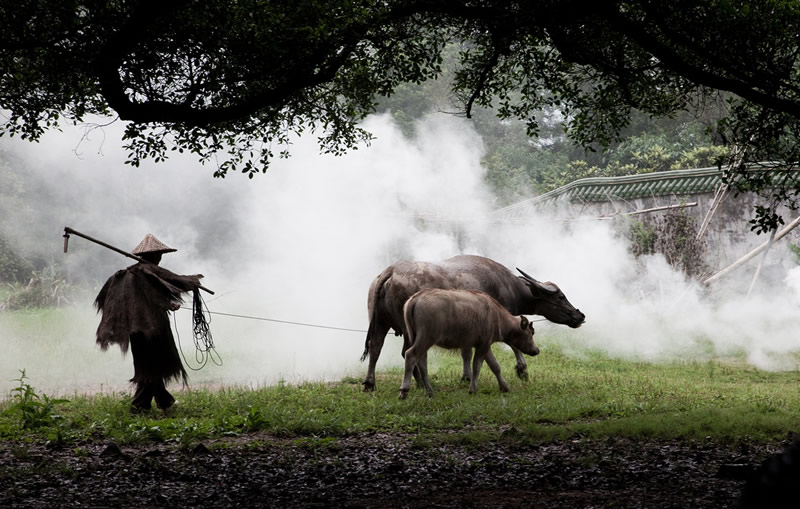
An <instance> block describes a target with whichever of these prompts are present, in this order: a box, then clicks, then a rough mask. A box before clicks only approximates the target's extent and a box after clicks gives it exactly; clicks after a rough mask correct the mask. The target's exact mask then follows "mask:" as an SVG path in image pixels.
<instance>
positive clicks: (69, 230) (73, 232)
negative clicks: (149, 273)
mask: <svg viewBox="0 0 800 509" xmlns="http://www.w3.org/2000/svg"><path fill="white" fill-rule="evenodd" d="M70 235H77V236H78V237H83V238H84V239H86V240H88V241H91V242H94V243H95V244H100V245H101V246H103V247H105V248H108V249H110V250H112V251H116V252H117V253H119V254H121V255H123V256H127V257H128V258H133V259H134V260H136V261H137V262H141V263H152V262H149V261H147V260H145V259H144V258H142V257H141V256H136V255H135V254H133V253H129V252H127V251H123V250H122V249H120V248H118V247H114V246H112V245H111V244H107V243H105V242H103V241H102V240H97V239H95V238H93V237H90V236H88V235H86V234H85V233H81V232H79V231H76V230H73V229H72V228H70V227H69V226H65V227H64V252H65V253H66V252H67V245H68V243H69V236H70ZM200 289H201V290H203V291H204V292H208V293H210V294H211V295H214V292H212V291H211V290H209V289H208V288H206V287H205V286H200Z"/></svg>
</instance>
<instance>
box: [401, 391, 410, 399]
mask: <svg viewBox="0 0 800 509" xmlns="http://www.w3.org/2000/svg"><path fill="white" fill-rule="evenodd" d="M399 397H400V399H406V398H407V397H408V389H400V396H399Z"/></svg>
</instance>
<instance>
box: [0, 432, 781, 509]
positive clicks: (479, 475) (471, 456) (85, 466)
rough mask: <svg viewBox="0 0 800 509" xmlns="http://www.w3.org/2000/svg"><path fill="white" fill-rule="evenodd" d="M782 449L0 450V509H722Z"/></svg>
mask: <svg viewBox="0 0 800 509" xmlns="http://www.w3.org/2000/svg"><path fill="white" fill-rule="evenodd" d="M781 449H782V445H781V444H776V446H775V447H774V448H767V447H752V446H741V447H739V448H738V449H736V450H734V449H732V448H730V447H720V446H718V445H714V444H712V443H711V442H710V441H709V442H704V443H686V442H678V441H670V442H655V441H654V442H645V443H642V442H632V441H628V440H623V439H609V440H603V441H589V440H574V441H569V442H561V443H553V444H547V445H540V446H525V447H518V446H512V445H508V444H506V445H498V444H480V445H470V446H469V447H463V446H456V445H446V446H441V445H437V446H430V445H424V444H421V443H420V441H418V440H415V438H414V437H413V435H400V434H391V435H390V434H370V435H359V436H352V437H345V438H326V439H317V438H300V439H281V438H276V437H273V436H270V435H265V434H250V435H247V436H246V437H236V438H230V439H225V440H212V441H206V442H203V443H200V444H195V445H194V446H192V447H185V448H180V447H178V446H177V445H176V444H146V445H140V446H134V447H128V446H123V447H122V448H121V449H120V448H118V447H116V446H115V445H113V444H108V443H102V442H98V443H88V444H79V445H73V446H69V447H64V448H49V447H46V446H44V445H20V444H11V443H3V444H0V495H2V498H1V499H0V500H2V503H0V505H2V506H3V507H30V508H39V507H41V508H45V507H46V508H54V507H214V508H227V507H293V508H295V507H348V508H389V507H408V508H421V507H441V508H450V507H452V508H459V509H463V508H468V507H542V508H560V507H564V508H567V507H569V508H589V507H625V508H628V507H630V508H633V507H636V508H640V507H642V508H688V507H691V508H715V509H716V508H720V507H734V506H735V505H736V503H737V501H738V500H739V498H740V495H741V491H742V487H743V486H744V480H743V479H744V478H745V477H746V476H747V475H748V474H750V473H751V472H752V471H753V470H754V469H755V467H757V466H758V465H759V464H760V463H761V461H762V460H763V459H764V458H766V457H768V456H769V455H771V454H773V453H776V452H778V451H780V450H781Z"/></svg>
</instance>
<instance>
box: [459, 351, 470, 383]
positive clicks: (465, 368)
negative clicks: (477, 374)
mask: <svg viewBox="0 0 800 509" xmlns="http://www.w3.org/2000/svg"><path fill="white" fill-rule="evenodd" d="M471 362H472V348H462V349H461V366H462V367H461V381H462V382H469V381H470V380H472V370H471V369H470V367H469V365H470V363H471Z"/></svg>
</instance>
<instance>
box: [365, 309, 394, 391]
mask: <svg viewBox="0 0 800 509" xmlns="http://www.w3.org/2000/svg"><path fill="white" fill-rule="evenodd" d="M388 332H389V326H388V325H385V324H383V323H380V322H378V321H377V320H376V321H375V322H372V323H370V324H369V329H368V330H367V349H368V351H369V366H368V367H367V376H366V377H365V378H364V381H363V382H362V384H363V385H364V392H371V391H374V390H375V365H376V364H377V363H378V357H380V356H381V350H382V349H383V341H384V340H385V339H386V334H387V333H388ZM362 360H363V357H362Z"/></svg>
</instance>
